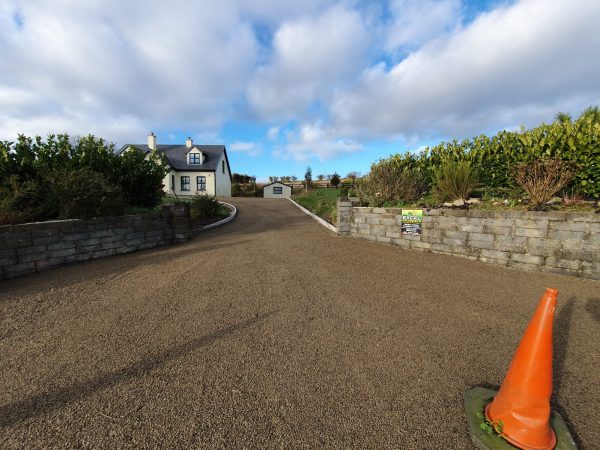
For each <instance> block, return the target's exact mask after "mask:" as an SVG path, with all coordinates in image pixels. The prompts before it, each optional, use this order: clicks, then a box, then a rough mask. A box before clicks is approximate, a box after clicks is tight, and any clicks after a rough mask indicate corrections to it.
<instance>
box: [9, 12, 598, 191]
mask: <svg viewBox="0 0 600 450" xmlns="http://www.w3.org/2000/svg"><path fill="white" fill-rule="evenodd" d="M599 23H600V1H598V0H487V1H486V0H481V1H466V0H463V1H461V0H420V1H419V0H389V1H385V0H372V1H359V0H356V1H351V0H348V1H327V0H303V1H296V0H293V1H283V0H205V1H201V2H190V1H189V0H170V1H169V2H164V1H159V0H86V1H85V2H73V1H72V0H0V140H10V141H14V140H15V139H16V137H17V135H18V134H19V133H23V134H26V135H41V136H46V135H48V134H49V133H54V134H56V133H63V132H66V133H69V134H70V135H73V136H79V135H87V134H90V133H91V134H94V135H96V136H99V137H102V138H104V139H106V140H108V141H111V142H114V143H115V144H116V145H117V147H120V146H121V145H124V144H127V143H145V142H146V136H147V135H148V133H150V132H154V134H155V135H156V136H157V141H158V143H159V144H174V143H184V141H185V138H186V137H188V136H190V137H192V139H193V140H194V142H195V143H196V144H225V145H226V147H227V150H228V154H229V158H230V163H231V168H232V171H234V172H238V173H245V174H248V175H254V176H256V177H257V178H258V179H259V180H265V179H267V178H268V177H269V176H292V175H295V176H297V177H299V178H302V177H303V176H304V172H305V170H306V167H307V166H310V167H311V168H312V172H313V175H314V176H316V175H318V174H331V173H333V172H338V173H339V174H341V175H346V174H347V173H348V172H350V171H358V172H360V173H362V174H365V173H367V172H368V171H369V167H370V165H371V164H372V163H373V162H375V161H377V160H379V159H380V158H384V157H387V156H389V155H391V154H395V153H401V152H405V151H417V150H418V149H421V148H423V147H424V146H427V145H435V144H436V143H439V142H440V141H444V140H451V139H462V138H466V137H472V136H475V135H478V134H481V133H487V134H493V133H496V132H497V131H499V130H502V129H515V128H517V127H519V126H521V125H524V126H535V125H537V124H539V123H541V122H544V121H545V122H550V121H552V120H553V118H554V116H555V114H556V113H557V112H558V111H562V112H568V113H571V114H572V115H573V116H577V115H578V114H579V113H580V112H581V111H582V110H583V109H584V108H586V107H587V106H590V105H599V104H600V57H599V56H598V55H600V33H599V32H598V24H599Z"/></svg>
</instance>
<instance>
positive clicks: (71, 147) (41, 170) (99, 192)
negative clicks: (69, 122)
mask: <svg viewBox="0 0 600 450" xmlns="http://www.w3.org/2000/svg"><path fill="white" fill-rule="evenodd" d="M114 150H115V148H114V144H109V143H107V142H106V141H104V140H103V139H99V138H96V137H94V136H92V135H89V136H86V137H83V138H79V139H70V138H69V136H68V135H66V134H62V135H49V136H48V138H47V139H45V140H44V139H42V138H41V137H39V136H37V137H35V138H31V137H27V136H23V135H20V136H19V137H18V139H17V142H8V141H4V142H0V224H2V223H15V222H22V221H28V220H49V219H56V218H61V219H68V218H81V217H97V216H103V215H111V214H119V213H122V212H123V211H124V210H125V208H127V207H146V208H149V207H154V206H156V205H158V204H159V203H160V200H161V197H162V196H163V189H162V182H163V178H164V177H165V175H166V173H167V169H166V165H165V164H164V161H163V160H162V159H161V158H160V157H159V156H158V155H154V156H153V157H150V158H146V157H145V155H143V154H142V153H140V152H135V151H129V152H126V153H124V154H123V155H117V154H116V153H115V151H114Z"/></svg>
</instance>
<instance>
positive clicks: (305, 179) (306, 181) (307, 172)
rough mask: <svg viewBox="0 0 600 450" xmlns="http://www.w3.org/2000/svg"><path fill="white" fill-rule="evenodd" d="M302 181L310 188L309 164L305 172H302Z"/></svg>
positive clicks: (310, 171) (310, 170) (310, 172)
mask: <svg viewBox="0 0 600 450" xmlns="http://www.w3.org/2000/svg"><path fill="white" fill-rule="evenodd" d="M304 183H305V185H306V189H308V188H310V186H311V185H312V169H311V168H310V166H308V167H307V168H306V173H305V174H304Z"/></svg>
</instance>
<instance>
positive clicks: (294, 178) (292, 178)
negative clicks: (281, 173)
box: [290, 175, 298, 181]
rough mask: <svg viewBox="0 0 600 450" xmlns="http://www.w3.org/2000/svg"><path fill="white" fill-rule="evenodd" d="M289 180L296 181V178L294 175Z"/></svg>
mask: <svg viewBox="0 0 600 450" xmlns="http://www.w3.org/2000/svg"><path fill="white" fill-rule="evenodd" d="M290 179H291V180H292V181H298V177H297V176H296V175H292V176H291V177H290Z"/></svg>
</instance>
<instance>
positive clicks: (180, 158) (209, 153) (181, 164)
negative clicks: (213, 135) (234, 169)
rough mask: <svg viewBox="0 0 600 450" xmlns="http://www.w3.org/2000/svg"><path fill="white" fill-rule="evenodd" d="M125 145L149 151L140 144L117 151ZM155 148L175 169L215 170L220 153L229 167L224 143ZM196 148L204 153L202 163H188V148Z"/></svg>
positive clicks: (159, 146)
mask: <svg viewBox="0 0 600 450" xmlns="http://www.w3.org/2000/svg"><path fill="white" fill-rule="evenodd" d="M127 147H133V148H135V149H136V150H139V151H140V152H142V153H144V154H146V153H150V151H151V150H150V147H148V146H147V145H142V144H127V145H124V146H123V147H121V150H119V153H121V152H123V151H124V150H125V149H126V148H127ZM156 147H157V148H156V150H157V151H158V152H159V153H162V154H164V155H165V156H166V157H167V159H168V160H169V166H171V168H173V169H175V170H190V171H203V170H205V171H210V172H214V171H216V170H217V164H219V159H220V158H221V155H222V154H225V160H226V161H227V168H229V158H227V151H226V150H225V146H224V145H198V144H194V146H193V147H192V148H187V147H186V146H185V145H157V146H156ZM193 148H196V149H197V150H200V151H201V152H202V153H204V162H203V163H202V164H188V163H187V154H188V152H189V151H190V150H192V149H193ZM229 173H230V174H231V170H229Z"/></svg>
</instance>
